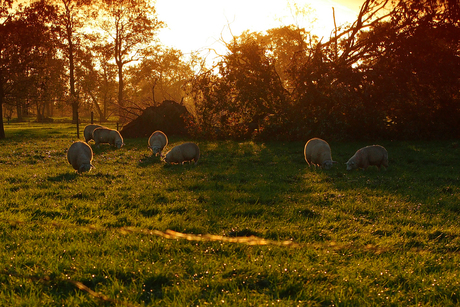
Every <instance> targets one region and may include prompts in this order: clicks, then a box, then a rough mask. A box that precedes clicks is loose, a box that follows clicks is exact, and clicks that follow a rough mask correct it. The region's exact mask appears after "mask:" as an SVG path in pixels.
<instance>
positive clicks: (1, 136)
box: [0, 71, 5, 139]
mask: <svg viewBox="0 0 460 307" xmlns="http://www.w3.org/2000/svg"><path fill="white" fill-rule="evenodd" d="M4 96H5V93H4V91H3V77H2V72H1V71H0V139H4V138H5V127H4V126H3V100H4Z"/></svg>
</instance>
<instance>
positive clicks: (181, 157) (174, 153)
mask: <svg viewBox="0 0 460 307" xmlns="http://www.w3.org/2000/svg"><path fill="white" fill-rule="evenodd" d="M199 159H200V148H199V147H198V145H197V144H195V143H184V144H181V145H177V146H175V147H173V149H171V150H170V151H169V152H168V153H167V154H166V157H165V162H166V163H180V164H183V163H184V162H185V161H195V165H196V164H197V163H198V160H199Z"/></svg>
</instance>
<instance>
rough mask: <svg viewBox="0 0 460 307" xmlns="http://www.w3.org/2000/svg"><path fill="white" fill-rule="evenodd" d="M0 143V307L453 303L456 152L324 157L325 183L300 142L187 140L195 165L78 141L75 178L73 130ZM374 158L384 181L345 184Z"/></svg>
mask: <svg viewBox="0 0 460 307" xmlns="http://www.w3.org/2000/svg"><path fill="white" fill-rule="evenodd" d="M83 126H84V125H83ZM112 128H114V127H112ZM5 130H6V135H7V138H6V139H4V140H0V184H1V185H2V187H1V189H0V193H1V199H0V238H1V247H0V306H206V305H218V306H434V305H437V306H458V304H460V293H459V292H460V290H459V289H460V276H459V275H460V220H459V216H460V182H459V178H460V148H459V147H458V143H457V140H442V141H391V140H376V141H375V142H330V145H331V148H332V157H333V159H334V160H336V161H338V162H339V163H338V164H337V165H335V166H334V168H333V169H332V170H329V171H323V170H320V169H315V168H309V167H308V165H307V163H306V162H305V160H304V157H303V147H304V145H305V142H306V141H307V139H306V140H305V142H287V143H283V142H253V141H244V142H234V141H203V140H196V142H197V143H198V144H199V146H200V149H201V159H200V161H199V163H198V165H196V166H195V165H192V164H185V165H166V164H165V163H164V162H162V161H160V159H159V158H158V157H151V156H150V151H149V150H148V149H147V138H139V139H125V144H126V145H125V146H124V147H123V148H121V149H118V150H117V149H114V148H111V147H109V146H108V145H105V146H104V145H101V148H99V149H97V148H94V143H93V142H90V145H92V147H93V150H94V161H93V162H94V163H93V164H94V165H95V167H96V168H95V169H93V170H92V171H91V172H89V173H84V174H83V175H78V174H76V173H75V171H74V170H73V168H72V167H71V166H70V165H69V164H68V163H67V161H66V150H67V148H68V147H69V146H70V145H71V144H72V142H73V141H75V140H77V136H76V131H75V127H74V126H72V125H70V124H65V123H59V124H34V123H14V124H13V123H12V124H9V125H5ZM80 139H83V136H82V135H81V137H80ZM184 141H186V140H185V139H183V138H175V137H170V139H169V142H170V144H169V145H168V147H167V150H169V149H171V148H172V147H173V146H174V145H175V144H180V143H181V142H184ZM372 143H378V144H380V145H383V146H385V147H386V149H387V150H388V153H389V158H390V166H389V168H388V169H387V170H384V171H378V170H377V168H375V167H370V168H369V169H367V170H366V171H362V170H357V171H352V172H347V171H346V166H345V162H346V161H347V160H348V158H349V157H351V156H352V155H353V154H354V153H355V151H356V150H357V149H359V148H360V147H363V146H366V145H370V144H372Z"/></svg>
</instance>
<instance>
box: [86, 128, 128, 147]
mask: <svg viewBox="0 0 460 307" xmlns="http://www.w3.org/2000/svg"><path fill="white" fill-rule="evenodd" d="M93 139H94V142H96V146H97V147H99V144H101V143H109V144H110V145H111V146H115V147H117V148H121V147H122V146H123V145H125V143H123V137H122V136H121V134H120V132H118V131H117V130H113V129H109V128H96V129H94V131H93Z"/></svg>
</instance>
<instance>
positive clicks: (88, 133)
mask: <svg viewBox="0 0 460 307" xmlns="http://www.w3.org/2000/svg"><path fill="white" fill-rule="evenodd" d="M97 128H105V127H103V126H101V125H87V126H86V127H85V130H83V135H84V137H85V142H86V143H88V142H89V141H91V140H93V131H94V129H97Z"/></svg>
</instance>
